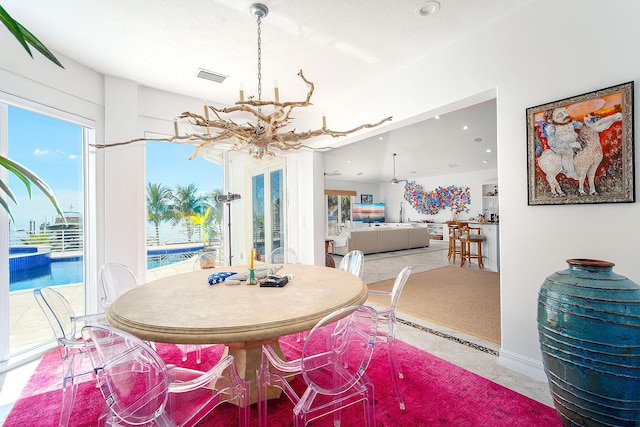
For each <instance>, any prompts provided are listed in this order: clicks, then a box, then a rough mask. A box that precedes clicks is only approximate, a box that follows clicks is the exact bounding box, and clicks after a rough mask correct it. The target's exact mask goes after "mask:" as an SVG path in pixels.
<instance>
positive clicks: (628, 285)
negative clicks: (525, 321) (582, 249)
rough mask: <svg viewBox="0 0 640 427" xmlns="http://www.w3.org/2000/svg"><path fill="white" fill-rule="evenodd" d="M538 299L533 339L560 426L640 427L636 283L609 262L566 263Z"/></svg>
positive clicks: (639, 297) (639, 331) (639, 298)
mask: <svg viewBox="0 0 640 427" xmlns="http://www.w3.org/2000/svg"><path fill="white" fill-rule="evenodd" d="M567 263H568V264H569V268H568V269H567V270H563V271H559V272H557V273H554V274H552V275H551V276H549V277H547V279H546V280H545V281H544V283H543V285H542V287H541V288H540V292H539V294H538V335H539V339H540V348H541V350H542V360H543V364H544V370H545V373H546V375H547V379H548V380H549V388H550V390H551V394H552V396H553V401H554V405H555V407H556V410H557V411H558V414H559V416H560V418H561V419H562V423H563V425H565V426H616V427H619V426H640V286H638V285H637V284H636V283H634V282H633V281H631V280H629V279H628V278H626V277H624V276H621V275H619V274H616V273H614V272H613V266H614V265H615V264H613V263H611V262H607V261H599V260H593V259H569V260H567Z"/></svg>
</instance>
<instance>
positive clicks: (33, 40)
mask: <svg viewBox="0 0 640 427" xmlns="http://www.w3.org/2000/svg"><path fill="white" fill-rule="evenodd" d="M0 22H2V23H3V24H4V26H5V27H7V29H8V30H9V31H11V34H13V35H14V36H15V38H16V39H17V40H18V41H19V42H20V44H21V45H22V47H24V49H25V50H26V51H27V53H28V54H29V55H30V56H31V57H32V58H33V54H32V53H31V49H29V45H31V46H33V47H34V48H35V49H36V50H37V51H38V52H40V53H42V54H43V55H44V56H45V57H46V58H47V59H48V60H50V61H51V62H53V63H54V64H56V65H58V66H59V67H62V68H64V67H63V66H62V64H61V63H60V61H58V59H57V58H56V57H55V56H54V55H53V53H51V52H50V51H49V49H47V47H46V46H45V45H43V44H42V42H40V40H38V38H37V37H36V36H34V35H33V34H31V32H30V31H29V30H27V29H26V28H25V27H23V26H22V25H21V24H20V23H19V22H18V21H16V20H15V19H13V18H12V17H11V15H9V14H8V13H7V11H6V10H4V8H3V7H2V6H0ZM0 166H2V167H3V168H5V169H6V170H8V171H9V172H10V173H12V174H14V175H15V176H16V177H18V178H19V179H20V181H22V182H23V183H24V185H25V187H27V192H28V194H29V197H31V184H32V183H33V184H35V186H36V187H38V188H39V189H40V190H41V191H42V192H43V193H44V194H45V195H46V196H47V197H48V198H49V200H50V201H51V204H53V206H54V207H55V208H56V210H57V211H58V214H59V215H60V217H61V218H64V215H63V213H62V211H61V210H60V207H59V206H58V201H57V200H56V198H55V196H54V195H53V191H51V188H49V186H48V185H47V184H46V183H45V182H44V181H43V180H41V179H40V178H39V177H38V176H37V175H36V174H35V173H33V172H32V171H30V170H29V169H27V168H26V167H24V166H22V165H21V164H19V163H16V162H14V161H13V160H11V159H8V158H7V157H4V156H0ZM0 190H2V192H4V194H6V195H7V196H8V198H9V199H11V200H12V201H13V203H17V202H16V198H15V195H14V194H13V192H12V191H11V189H10V188H9V185H8V184H7V183H5V182H4V181H3V180H1V179H0ZM2 192H0V206H2V208H3V209H4V210H5V211H7V213H8V214H9V217H11V221H13V220H14V219H13V214H12V213H11V209H10V207H9V204H8V203H7V200H6V199H5V197H4V196H3V194H2Z"/></svg>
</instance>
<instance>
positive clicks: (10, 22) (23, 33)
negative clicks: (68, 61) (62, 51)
mask: <svg viewBox="0 0 640 427" xmlns="http://www.w3.org/2000/svg"><path fill="white" fill-rule="evenodd" d="M0 22H2V23H3V24H4V25H5V27H7V29H8V30H9V31H10V32H11V34H13V35H14V37H15V38H16V39H18V41H19V42H20V44H21V45H22V47H24V49H25V50H26V51H27V53H28V54H29V56H31V57H32V58H33V54H32V53H31V49H29V45H31V46H33V47H34V48H35V49H36V50H37V51H38V52H40V53H41V54H42V55H44V57H45V58H47V59H48V60H49V61H51V62H53V63H54V64H56V65H57V66H58V67H60V68H64V66H63V65H62V64H61V63H60V61H58V58H56V57H55V55H54V54H53V53H51V51H50V50H49V49H47V47H46V46H45V45H44V44H42V42H41V41H40V40H38V38H37V37H36V36H34V35H33V34H31V32H30V31H29V30H27V29H26V28H25V27H23V26H22V25H21V24H20V23H19V22H18V21H16V20H15V19H13V18H12V17H11V15H9V14H8V13H7V11H6V10H4V8H3V7H2V6H0Z"/></svg>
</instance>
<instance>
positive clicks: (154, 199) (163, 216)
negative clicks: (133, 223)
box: [147, 182, 172, 245]
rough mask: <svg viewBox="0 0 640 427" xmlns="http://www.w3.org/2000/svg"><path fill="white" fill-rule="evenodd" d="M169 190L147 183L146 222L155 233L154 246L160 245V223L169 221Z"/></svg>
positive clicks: (160, 185) (159, 185)
mask: <svg viewBox="0 0 640 427" xmlns="http://www.w3.org/2000/svg"><path fill="white" fill-rule="evenodd" d="M171 195H172V194H171V189H170V188H167V187H164V186H163V185H162V184H152V183H150V182H149V183H147V221H149V222H152V223H153V225H154V226H155V231H156V240H155V241H156V244H158V245H159V244H160V223H161V222H162V221H166V220H168V219H171V200H172V198H171Z"/></svg>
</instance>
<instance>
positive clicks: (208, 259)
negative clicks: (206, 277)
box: [193, 251, 216, 271]
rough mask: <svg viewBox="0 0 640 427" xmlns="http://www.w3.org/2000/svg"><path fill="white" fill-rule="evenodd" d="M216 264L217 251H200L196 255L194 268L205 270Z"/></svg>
mask: <svg viewBox="0 0 640 427" xmlns="http://www.w3.org/2000/svg"><path fill="white" fill-rule="evenodd" d="M215 266H216V253H215V252H213V251H208V252H200V253H198V255H196V256H195V257H194V262H193V270H194V271H195V270H205V269H208V268H214V267H215Z"/></svg>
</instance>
